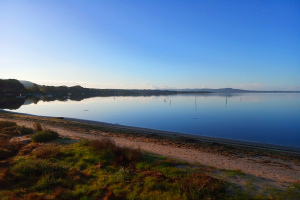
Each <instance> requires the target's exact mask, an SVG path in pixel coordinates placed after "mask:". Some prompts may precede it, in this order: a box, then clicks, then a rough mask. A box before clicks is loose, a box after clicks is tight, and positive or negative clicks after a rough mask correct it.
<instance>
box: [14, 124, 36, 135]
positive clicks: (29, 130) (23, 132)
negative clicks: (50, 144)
mask: <svg viewBox="0 0 300 200" xmlns="http://www.w3.org/2000/svg"><path fill="white" fill-rule="evenodd" d="M17 132H18V133H19V134H20V135H30V134H33V132H34V130H33V129H32V128H27V127H25V126H18V128H17Z"/></svg>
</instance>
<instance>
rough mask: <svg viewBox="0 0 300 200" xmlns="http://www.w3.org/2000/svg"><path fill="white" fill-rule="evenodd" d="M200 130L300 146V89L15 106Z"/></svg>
mask: <svg viewBox="0 0 300 200" xmlns="http://www.w3.org/2000/svg"><path fill="white" fill-rule="evenodd" d="M15 111H16V112H21V113H30V114H34V115H44V116H61V117H72V118H80V119H87V120H94V121H101V122H109V123H116V124H122V125H130V126H137V127H144V128H152V129H160V130H168V131H176V132H182V133H191V134H196V135H205V136H214V137H221V138H232V139H238V140H248V141H258V142H262V143H272V144H281V145H288V146H298V147H299V146H300V94H231V95H229V94H227V96H225V95H222V94H206V95H199V94H198V95H195V94H194V95H175V96H151V97H96V98H90V99H85V100H82V101H70V100H68V101H65V102H61V101H52V102H43V101H39V102H38V103H37V104H34V103H32V102H30V100H26V102H25V103H24V105H23V106H21V107H20V108H19V109H17V110H15Z"/></svg>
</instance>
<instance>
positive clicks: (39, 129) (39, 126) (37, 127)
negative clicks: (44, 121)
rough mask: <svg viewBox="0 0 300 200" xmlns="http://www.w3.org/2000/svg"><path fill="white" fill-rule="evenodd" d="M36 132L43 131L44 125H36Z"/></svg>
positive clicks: (38, 123)
mask: <svg viewBox="0 0 300 200" xmlns="http://www.w3.org/2000/svg"><path fill="white" fill-rule="evenodd" d="M34 130H36V131H42V130H43V128H42V125H41V124H40V122H36V123H35V124H34Z"/></svg>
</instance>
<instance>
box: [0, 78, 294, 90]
mask: <svg viewBox="0 0 300 200" xmlns="http://www.w3.org/2000/svg"><path fill="white" fill-rule="evenodd" d="M0 80H1V79H0ZM2 80H5V79H2ZM10 80H12V79H10ZM18 81H19V82H20V83H22V84H23V85H24V87H25V88H26V89H28V88H31V87H32V86H34V85H37V84H35V83H33V82H31V81H25V80H18ZM37 86H38V87H42V86H41V85H37ZM46 87H52V88H53V86H46ZM62 87H64V88H65V86H60V87H55V88H62ZM74 87H75V86H74ZM74 87H71V88H74ZM76 87H78V86H76ZM80 89H82V91H83V90H86V89H88V90H101V92H102V91H103V90H104V91H110V90H112V91H117V92H118V93H120V92H121V91H126V92H128V91H142V90H125V89H89V88H82V87H81V88H80ZM144 91H147V92H149V91H152V90H144ZM153 91H154V90H153ZM155 91H156V92H158V91H169V92H178V93H196V92H199V93H205V92H208V93H300V91H259V90H243V89H235V88H219V89H211V88H201V89H199V88H192V89H190V88H186V89H162V90H155ZM49 92H50V91H49ZM72 92H74V91H72ZM85 92H86V91H85Z"/></svg>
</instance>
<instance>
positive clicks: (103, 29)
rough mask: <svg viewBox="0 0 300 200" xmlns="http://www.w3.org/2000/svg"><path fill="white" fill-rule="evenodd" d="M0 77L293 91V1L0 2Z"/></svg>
mask: <svg viewBox="0 0 300 200" xmlns="http://www.w3.org/2000/svg"><path fill="white" fill-rule="evenodd" d="M0 78H5V79H7V78H15V79H20V80H28V81H33V82H36V83H38V84H46V85H67V86H72V85H78V84H79V85H82V86H85V87H96V88H138V89H141V88H149V89H151V88H160V89H162V88H203V87H207V88H224V87H234V88H240V89H256V90H300V1H299V0H294V1H292V0H281V1H276V0H261V1H260V0H243V1H242V0H227V1H226V0H222V1H220V0H218V1H216V0H209V1H208V0H197V1H189V0H181V1H176V0H147V1H145V0H139V1H138V0H120V1H116V0H105V1H104V0H103V1H102V0H97V1H92V0H90V1H88V0H44V1H41V0H36V1H34V0H30V1H29V0H28V1H27V0H19V1H15V0H0Z"/></svg>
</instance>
